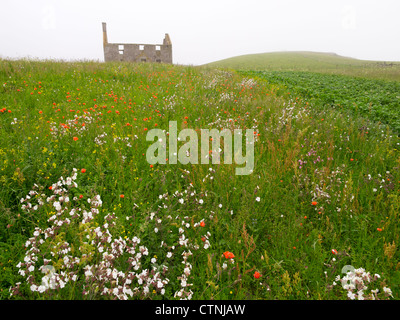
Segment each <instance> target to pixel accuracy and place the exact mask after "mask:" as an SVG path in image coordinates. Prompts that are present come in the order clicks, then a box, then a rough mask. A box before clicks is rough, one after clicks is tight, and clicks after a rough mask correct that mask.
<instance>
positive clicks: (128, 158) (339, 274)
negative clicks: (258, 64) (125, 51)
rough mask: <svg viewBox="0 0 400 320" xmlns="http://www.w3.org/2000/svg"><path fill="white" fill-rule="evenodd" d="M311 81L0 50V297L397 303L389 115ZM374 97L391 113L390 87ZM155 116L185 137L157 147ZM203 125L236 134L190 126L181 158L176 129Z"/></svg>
mask: <svg viewBox="0 0 400 320" xmlns="http://www.w3.org/2000/svg"><path fill="white" fill-rule="evenodd" d="M294 76H296V77H298V74H295V75H294ZM285 77H290V74H286V73H285ZM296 79H298V78H296ZM285 81H286V80H285ZM359 81H360V82H361V81H362V80H361V79H360V80H359ZM371 81H372V80H371ZM377 81H378V80H377ZM287 83H289V81H288V80H287ZM362 83H363V84H364V83H365V81H362ZM368 84H369V82H368ZM307 85H309V86H310V88H311V86H312V85H313V84H312V83H311V82H310V83H308V84H307ZM352 85H353V86H354V87H353V88H356V87H357V78H354V79H353V80H352ZM372 87H373V85H372V86H371V87H370V88H372ZM395 88H398V86H395V85H391V86H389V85H387V86H385V90H387V91H390V90H395ZM315 90H317V89H315ZM315 90H311V89H310V92H313V96H311V95H306V94H304V93H303V94H302V92H300V91H296V88H295V86H294V85H293V86H292V87H290V88H288V87H287V86H285V85H284V84H283V83H274V82H272V81H271V79H268V78H266V77H265V76H264V77H263V74H262V73H251V72H248V73H246V72H243V73H242V72H236V71H234V70H229V69H222V68H216V67H205V66H203V67H194V66H180V65H165V64H151V63H137V64H134V63H123V62H121V63H114V62H113V63H111V62H110V63H99V62H91V61H84V62H62V61H60V62H57V61H33V60H13V61H11V60H0V134H1V139H0V185H1V188H0V268H1V272H0V297H1V299H2V300H8V299H12V300H18V299H23V300H50V299H51V300H85V299H94V300H103V299H118V300H128V299H134V300H175V299H176V300H181V299H187V300H275V299H277V300H319V299H322V300H371V299H376V300H378V299H381V300H382V299H390V300H394V299H398V298H399V295H400V288H399V284H400V270H399V269H400V257H399V250H397V247H398V245H399V243H400V240H399V233H400V232H399V231H400V229H399V210H400V152H399V146H400V139H399V137H398V132H397V131H395V130H396V129H397V128H398V126H397V121H395V122H393V121H392V122H391V121H390V120H391V119H394V117H391V116H389V118H388V119H386V118H385V119H386V120H388V121H384V120H385V119H383V120H382V121H379V119H378V118H377V117H379V114H380V113H379V108H380V106H379V102H377V104H376V105H373V106H372V107H371V105H369V107H370V108H372V110H373V111H371V112H370V113H369V112H368V104H366V107H365V108H363V112H362V113H357V112H354V110H353V109H352V108H346V107H343V108H338V107H335V108H334V107H332V106H331V105H329V104H327V103H324V101H323V100H322V99H320V100H318V99H313V97H315V95H314V93H315V92H316V91H315ZM371 90H372V89H371ZM396 90H397V89H396ZM354 91H355V90H352V93H354ZM345 93H346V91H343V94H345ZM360 95H362V96H363V97H364V99H367V98H368V96H367V95H366V94H365V92H360ZM385 98H387V99H391V101H390V103H387V104H386V106H385V109H384V110H385V111H384V112H383V114H384V115H385V117H387V115H391V114H393V112H399V110H398V108H399V101H400V100H399V98H400V97H399V92H394V91H390V94H389V93H388V94H387V95H386V94H385ZM340 99H342V100H346V101H350V100H351V99H355V98H354V97H347V98H346V97H343V96H341V97H340ZM360 100H361V98H359V99H358V100H357V101H360ZM344 105H345V104H344ZM348 105H351V103H350V102H349V103H348ZM389 106H390V108H392V109H390V112H389V109H388V108H389ZM395 108H397V109H395ZM371 115H373V117H372V116H371ZM370 116H371V117H370ZM392 123H394V124H395V125H396V126H394V127H393V126H391V124H392ZM171 124H174V125H176V128H175V129H176V130H177V131H178V132H188V133H190V136H189V135H188V136H186V137H185V136H181V135H179V136H176V139H174V141H175V145H174V148H175V149H171V148H172V147H171V143H167V144H165V142H166V141H165V140H166V139H170V138H171V135H172V127H171ZM156 129H157V130H158V131H153V130H156ZM186 129H190V131H184V130H186ZM213 129H215V130H217V131H218V132H219V133H221V132H222V131H223V130H226V131H229V132H231V133H232V137H233V136H234V132H242V134H241V135H239V134H237V135H236V136H235V138H237V139H239V140H237V141H240V143H239V144H238V146H240V148H238V149H237V148H233V147H232V143H231V141H229V140H226V139H224V137H223V136H222V135H216V136H208V137H206V138H205V139H204V137H202V139H201V142H202V143H203V144H204V143H205V144H208V143H209V145H207V147H208V149H207V150H209V151H208V154H203V156H204V159H205V161H194V160H196V159H197V156H198V157H199V158H200V152H198V154H197V153H196V150H194V149H193V148H192V147H191V146H192V144H190V145H189V144H188V141H189V140H188V138H189V139H195V138H196V137H197V138H198V141H200V137H201V132H202V130H203V132H204V130H210V131H211V130H213ZM235 130H236V131H235ZM240 130H241V131H240ZM226 131H225V132H226ZM151 132H157V133H158V134H159V136H158V137H156V136H154V135H153V136H152V137H150V133H151ZM208 132H209V131H208ZM247 132H250V133H249V134H247ZM149 137H150V138H151V139H150V138H149ZM158 138H159V139H160V140H158V141H159V143H160V144H159V147H160V148H158V149H157V148H154V149H153V151H154V152H153V156H154V158H156V159H158V161H151V163H150V162H149V161H148V152H149V148H150V147H151V146H152V145H153V144H154V143H156V142H157V139H158ZM192 141H193V140H192ZM216 142H219V143H218V144H214V143H216ZM213 146H215V147H213ZM161 147H162V148H161ZM150 150H151V149H150ZM251 150H253V152H252V153H250V151H251ZM161 151H165V152H162V153H160V152H161ZM232 151H233V152H232ZM246 152H249V153H248V154H247V155H248V157H245V154H246ZM226 155H227V156H226ZM242 156H243V157H242ZM164 157H165V159H164ZM174 157H179V159H180V160H181V161H176V158H174ZM249 157H250V158H249ZM154 158H153V160H154ZM199 158H198V159H199ZM173 159H174V160H175V161H172V160H173ZM214 159H218V160H219V161H218V162H216V161H213V160H214ZM235 159H241V160H242V161H233V160H235ZM249 161H252V162H253V163H252V166H248V168H249V169H250V171H247V172H246V174H236V173H237V169H240V168H245V167H246V165H247V164H248V163H249Z"/></svg>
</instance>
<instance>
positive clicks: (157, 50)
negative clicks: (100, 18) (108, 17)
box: [103, 22, 172, 63]
mask: <svg viewBox="0 0 400 320" xmlns="http://www.w3.org/2000/svg"><path fill="white" fill-rule="evenodd" d="M103 48H104V61H106V62H107V61H132V62H159V63H172V43H171V39H170V38H169V35H168V33H166V34H165V38H164V41H163V44H136V43H135V44H133V43H108V40H107V25H106V23H105V22H103Z"/></svg>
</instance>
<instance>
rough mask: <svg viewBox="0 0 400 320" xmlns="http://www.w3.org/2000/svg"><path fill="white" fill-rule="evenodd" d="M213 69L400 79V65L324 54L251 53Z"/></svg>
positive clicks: (210, 64) (215, 65)
mask: <svg viewBox="0 0 400 320" xmlns="http://www.w3.org/2000/svg"><path fill="white" fill-rule="evenodd" d="M207 66H212V67H222V68H231V69H236V70H256V71H266V70H268V71H310V72H324V73H334V74H345V75H352V76H361V77H368V78H379V79H387V80H400V62H383V61H367V60H358V59H354V58H348V57H343V56H339V55H337V54H335V53H321V52H307V51H294V52H270V53H258V54H248V55H242V56H237V57H232V58H228V59H224V60H219V61H215V62H211V63H209V64H207Z"/></svg>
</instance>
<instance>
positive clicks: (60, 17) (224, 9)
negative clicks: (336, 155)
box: [0, 0, 400, 65]
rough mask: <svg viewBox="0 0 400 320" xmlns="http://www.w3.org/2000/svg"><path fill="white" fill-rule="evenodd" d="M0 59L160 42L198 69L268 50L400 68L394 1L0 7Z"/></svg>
mask: <svg viewBox="0 0 400 320" xmlns="http://www.w3.org/2000/svg"><path fill="white" fill-rule="evenodd" d="M0 4H1V5H0V57H3V58H7V57H10V58H19V57H31V58H40V59H45V58H50V59H64V60H76V59H89V60H99V61H103V60H104V56H103V42H102V41H103V40H102V26H101V23H102V22H106V23H107V31H108V41H109V42H111V43H118V42H123V43H150V44H158V43H162V40H163V38H164V34H165V33H169V35H170V38H171V41H172V44H173V61H174V63H178V64H193V65H199V64H204V63H208V62H212V61H215V60H220V59H224V58H229V57H232V56H237V55H243V54H251V53H261V52H274V51H320V52H335V53H337V54H340V55H344V56H349V57H353V58H358V59H366V60H386V61H400V1H399V0H379V1H377V0H332V1H331V0H302V1H301V0H240V1H239V0H229V1H228V0H199V1H192V0H152V1H145V0H140V1H136V0H130V1H129V0H112V1H105V0H79V1H78V0H35V1H32V0H1V2H0Z"/></svg>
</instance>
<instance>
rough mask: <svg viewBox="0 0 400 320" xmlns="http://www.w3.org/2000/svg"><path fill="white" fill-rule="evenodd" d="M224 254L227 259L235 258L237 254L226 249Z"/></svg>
mask: <svg viewBox="0 0 400 320" xmlns="http://www.w3.org/2000/svg"><path fill="white" fill-rule="evenodd" d="M223 254H224V256H225V258H226V259H233V258H234V257H235V255H234V254H233V253H232V252H229V251H225V252H224V253H223Z"/></svg>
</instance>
